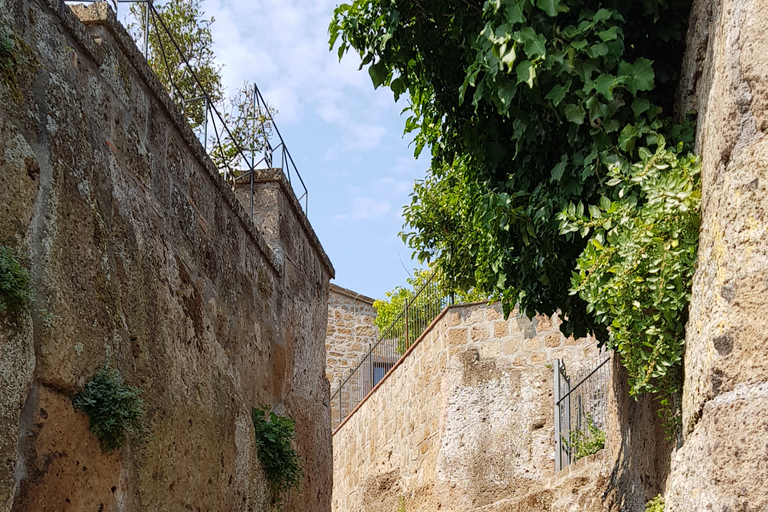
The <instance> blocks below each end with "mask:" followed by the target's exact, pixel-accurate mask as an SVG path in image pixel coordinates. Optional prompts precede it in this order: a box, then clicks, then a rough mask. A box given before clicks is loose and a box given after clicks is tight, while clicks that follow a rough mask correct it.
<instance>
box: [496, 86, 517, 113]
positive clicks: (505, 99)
mask: <svg viewBox="0 0 768 512" xmlns="http://www.w3.org/2000/svg"><path fill="white" fill-rule="evenodd" d="M516 92H517V85H516V84H513V83H512V82H506V81H505V82H504V84H502V86H501V87H499V100H501V103H502V104H503V105H505V106H507V107H508V106H509V105H510V104H511V103H512V100H513V99H514V97H515V93H516Z"/></svg>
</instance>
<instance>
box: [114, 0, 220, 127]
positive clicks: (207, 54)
mask: <svg viewBox="0 0 768 512" xmlns="http://www.w3.org/2000/svg"><path fill="white" fill-rule="evenodd" d="M146 9H147V6H146V5H144V4H132V5H131V10H130V13H131V16H132V18H133V22H132V23H131V25H129V27H128V29H129V30H130V31H131V33H132V35H133V38H134V39H135V40H136V41H143V37H144V36H143V34H144V31H145V29H146V17H145V13H146ZM155 9H156V10H157V12H158V15H159V17H160V19H159V20H158V19H154V18H153V17H150V31H149V56H148V57H149V58H148V62H149V65H150V67H151V68H152V69H153V70H154V71H155V73H156V74H157V77H158V78H159V79H160V81H161V82H162V83H163V85H164V86H165V88H166V90H167V91H168V92H169V93H170V94H171V97H172V98H173V99H174V100H175V101H176V102H177V103H178V102H180V101H182V100H183V101H184V102H185V103H184V105H183V110H184V113H185V115H186V117H187V122H188V123H189V125H190V126H191V127H192V128H197V127H198V126H200V125H202V124H203V122H204V120H205V108H206V107H205V102H204V101H200V100H197V101H189V100H193V99H195V98H200V97H201V96H203V95H205V94H207V95H208V99H209V101H210V102H211V103H216V102H218V101H220V100H221V99H222V98H223V96H224V92H223V87H222V84H221V66H218V65H217V64H216V62H215V55H214V53H213V37H212V36H211V28H210V26H211V24H212V23H213V22H214V18H210V19H206V18H205V17H204V16H205V13H204V12H203V11H202V9H201V7H200V0H169V1H168V2H166V3H164V4H162V5H161V4H156V5H155ZM163 25H164V26H165V27H167V29H168V32H166V31H165V29H164V27H163ZM168 33H170V34H171V36H172V38H173V41H175V42H176V44H177V45H178V49H177V48H176V46H175V45H174V43H173V42H172V40H171V37H169V36H168ZM142 44H143V43H142ZM182 55H183V56H185V57H186V59H187V62H189V64H190V67H191V69H190V67H188V66H186V65H185V63H184V60H183V58H182ZM192 72H194V74H195V75H196V76H197V78H198V80H199V81H200V83H201V84H202V89H201V88H200V86H198V84H197V81H196V80H195V78H194V77H193V75H192Z"/></svg>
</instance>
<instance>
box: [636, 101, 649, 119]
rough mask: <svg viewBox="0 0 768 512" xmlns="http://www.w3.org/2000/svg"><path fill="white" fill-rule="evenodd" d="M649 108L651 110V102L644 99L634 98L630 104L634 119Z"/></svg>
mask: <svg viewBox="0 0 768 512" xmlns="http://www.w3.org/2000/svg"><path fill="white" fill-rule="evenodd" d="M649 108H651V102H650V101H648V100H646V99H644V98H635V100H634V101H633V102H632V112H634V113H635V117H640V116H641V115H642V114H643V113H644V112H646V111H647V110H648V109H649Z"/></svg>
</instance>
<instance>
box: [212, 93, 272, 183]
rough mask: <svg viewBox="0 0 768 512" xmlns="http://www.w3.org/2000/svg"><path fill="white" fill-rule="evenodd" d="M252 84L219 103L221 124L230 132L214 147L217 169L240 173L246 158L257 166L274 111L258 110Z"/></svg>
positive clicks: (270, 128) (226, 132)
mask: <svg viewBox="0 0 768 512" xmlns="http://www.w3.org/2000/svg"><path fill="white" fill-rule="evenodd" d="M255 96H256V91H255V89H254V86H253V84H249V83H247V82H246V83H244V84H243V87H242V88H241V89H238V90H237V93H235V95H234V96H232V97H230V98H228V99H226V100H223V101H222V105H221V107H222V110H223V115H224V123H225V124H226V125H227V126H228V127H229V131H224V132H223V133H222V134H221V139H220V141H219V140H217V141H216V142H217V143H218V142H220V144H217V145H215V147H214V149H213V151H212V152H211V155H210V156H211V158H212V159H213V161H214V162H215V163H216V165H217V167H218V168H219V169H224V168H227V169H230V170H233V169H234V170H242V169H247V168H248V165H247V163H246V162H244V161H243V157H244V156H246V157H247V158H248V159H249V160H250V161H252V162H253V163H254V164H256V163H257V162H258V160H259V158H258V156H256V155H258V154H259V153H261V152H262V151H264V149H265V147H266V141H267V139H268V138H269V136H270V135H271V134H272V130H273V128H272V121H271V118H272V116H274V115H275V114H276V113H277V111H276V110H275V109H274V108H272V107H266V108H263V107H260V106H259V104H258V102H257V101H256V97H255Z"/></svg>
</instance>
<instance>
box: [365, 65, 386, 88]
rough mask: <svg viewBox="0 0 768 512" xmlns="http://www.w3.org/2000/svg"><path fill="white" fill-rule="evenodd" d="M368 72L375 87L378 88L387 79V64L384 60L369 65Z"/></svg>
mask: <svg viewBox="0 0 768 512" xmlns="http://www.w3.org/2000/svg"><path fill="white" fill-rule="evenodd" d="M368 74H369V75H370V76H371V80H372V81H373V87H374V88H375V89H378V88H379V86H380V85H381V84H383V83H384V81H385V80H386V79H387V66H386V64H385V63H384V61H381V60H380V61H379V62H377V63H376V64H373V65H371V66H369V67H368Z"/></svg>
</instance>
